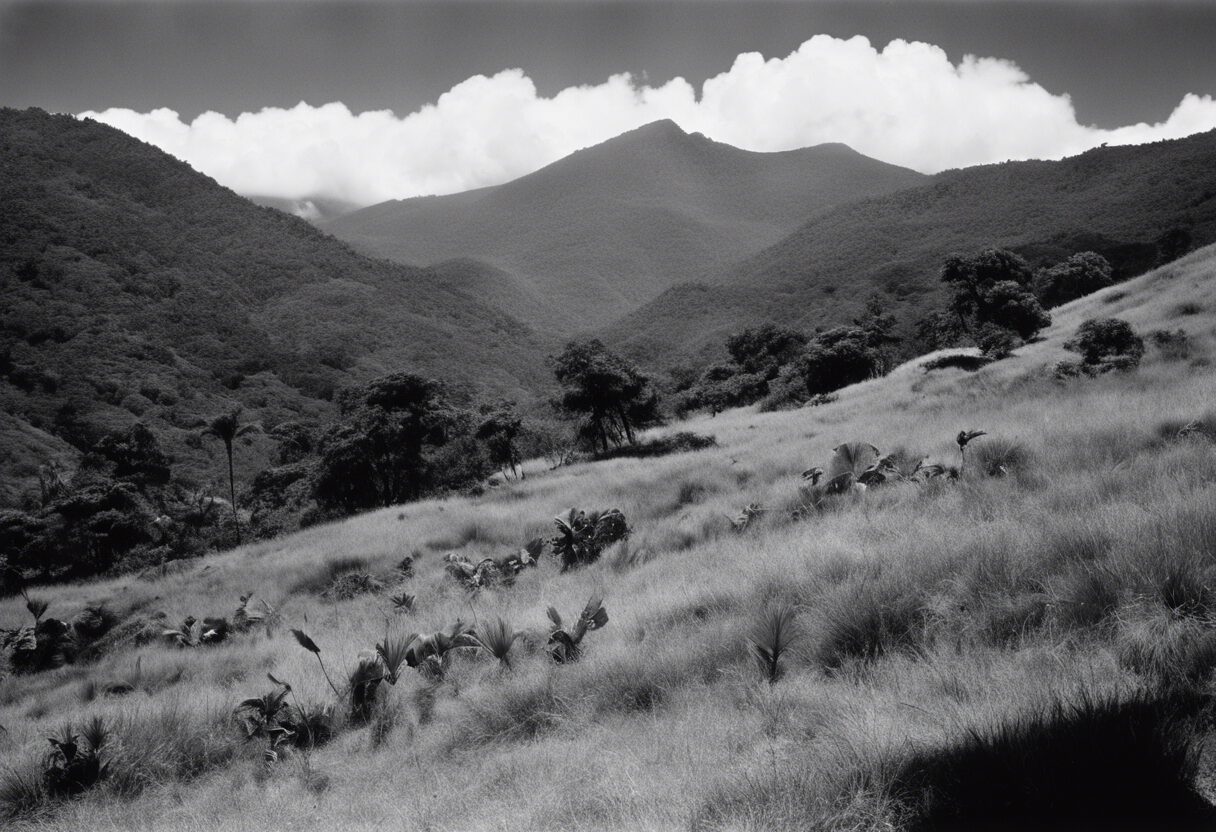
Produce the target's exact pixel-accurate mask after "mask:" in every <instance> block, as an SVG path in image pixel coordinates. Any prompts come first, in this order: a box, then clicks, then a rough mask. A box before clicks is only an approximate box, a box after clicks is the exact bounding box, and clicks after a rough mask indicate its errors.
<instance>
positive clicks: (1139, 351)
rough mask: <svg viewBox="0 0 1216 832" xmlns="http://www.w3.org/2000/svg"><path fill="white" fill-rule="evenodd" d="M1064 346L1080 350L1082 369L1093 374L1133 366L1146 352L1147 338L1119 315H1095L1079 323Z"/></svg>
mask: <svg viewBox="0 0 1216 832" xmlns="http://www.w3.org/2000/svg"><path fill="white" fill-rule="evenodd" d="M1064 348H1065V349H1066V350H1070V351H1072V352H1075V353H1080V355H1081V364H1082V370H1083V371H1084V372H1087V373H1089V374H1091V375H1097V374H1100V373H1105V372H1109V371H1111V370H1130V369H1132V368H1134V367H1136V366H1137V365H1138V364H1139V363H1140V359H1141V357H1142V356H1143V355H1144V339H1142V338H1141V337H1140V336H1139V335H1137V334H1136V332H1135V330H1133V329H1132V327H1131V324H1129V323H1128V322H1127V321H1124V320H1121V319H1119V318H1096V319H1095V318H1091V319H1090V320H1088V321H1085V322H1084V323H1082V324H1081V325H1080V326H1079V327H1077V332H1076V334H1075V335H1074V336H1073V337H1072V338H1071V339H1069V340H1068V341H1066V342H1064Z"/></svg>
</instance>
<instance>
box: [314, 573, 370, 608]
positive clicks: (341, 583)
mask: <svg viewBox="0 0 1216 832" xmlns="http://www.w3.org/2000/svg"><path fill="white" fill-rule="evenodd" d="M383 590H384V583H383V582H382V581H381V580H380V579H379V578H376V577H373V576H372V575H369V574H368V573H367V572H359V571H355V572H347V573H346V574H344V575H339V576H338V577H336V578H334V582H333V583H332V584H330V585H329V587H328V588H326V590H325V591H324V592H322V593H321V597H322V598H326V599H328V600H330V601H349V600H351V599H352V598H357V597H359V596H360V595H368V594H372V593H377V592H382V591H383Z"/></svg>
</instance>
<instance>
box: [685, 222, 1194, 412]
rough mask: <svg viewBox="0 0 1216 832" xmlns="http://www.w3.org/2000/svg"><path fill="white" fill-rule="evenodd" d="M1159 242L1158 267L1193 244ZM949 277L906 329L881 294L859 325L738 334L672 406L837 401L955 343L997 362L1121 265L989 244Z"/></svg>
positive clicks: (772, 327)
mask: <svg viewBox="0 0 1216 832" xmlns="http://www.w3.org/2000/svg"><path fill="white" fill-rule="evenodd" d="M1157 248H1158V264H1163V263H1167V262H1170V261H1171V260H1174V259H1176V258H1178V257H1181V256H1182V255H1183V254H1185V253H1186V252H1188V251H1189V250H1190V249H1191V238H1190V235H1189V234H1188V233H1187V232H1186V231H1185V230H1182V229H1175V230H1172V231H1170V232H1168V233H1166V234H1165V235H1163V236H1162V237H1161V238H1160V239H1159V240H1158V241H1157ZM940 277H941V280H942V282H943V283H945V284H946V286H947V288H948V301H947V303H946V305H945V306H944V307H943V308H941V309H938V310H934V311H932V312H930V313H929V314H928V315H926V316H924V317H923V318H921V319H920V320H919V321H917V322H916V323H915V324H914V325H913V326H912V327H901V326H900V325H899V321H897V320H896V317H895V316H894V315H893V314H891V313H890V312H889V311H888V310H887V309H886V308H885V307H884V305H883V302H882V300H881V298H879V297H878V296H874V297H871V298H870V299H869V300H868V301H867V302H866V304H865V306H864V309H863V312H862V314H861V315H860V316H859V317H858V318H856V319H854V321H853V323H852V325H851V326H841V327H835V328H833V329H829V330H825V331H818V332H815V333H813V334H807V333H804V332H800V331H798V330H796V329H793V328H791V327H788V326H782V325H779V324H773V323H765V324H761V325H759V326H755V327H752V328H749V329H746V330H744V331H742V332H740V333H737V334H734V335H732V336H731V337H730V338H728V339H727V341H726V345H725V346H726V352H727V354H728V356H729V360H727V361H725V362H721V363H716V364H713V365H711V366H709V367H708V368H706V369H705V370H703V371H701V372H700V373H697V372H695V371H692V370H689V369H684V368H680V369H676V370H674V371H673V372H672V383H671V390H672V392H673V394H674V395H673V401H672V410H673V412H675V413H676V414H677V415H681V416H683V415H686V414H688V413H691V412H694V411H707V412H710V413H713V414H716V413H719V412H721V411H722V410H725V409H727V408H730V407H741V406H744V405H751V404H757V403H759V406H760V409H761V410H777V409H782V408H789V407H799V406H802V405H806V404H815V403H818V402H822V401H827V400H830V399H831V396H832V393H833V391H835V390H838V389H840V388H841V387H844V386H847V385H849V384H855V383H857V382H859V381H864V380H866V379H869V378H877V377H879V376H882V375H885V374H886V373H887V372H888V371H890V370H891V369H892V368H893V367H894V366H895V365H897V364H899V363H902V362H904V361H907V360H909V359H912V358H915V357H916V356H918V355H923V354H925V353H927V352H933V351H935V350H939V349H946V348H950V347H978V348H979V349H980V351H981V358H980V361H981V362H986V361H995V360H998V359H1001V358H1004V357H1006V356H1008V355H1009V354H1010V353H1012V352H1013V350H1015V349H1017V347H1018V346H1020V345H1021V344H1023V343H1025V342H1027V341H1030V340H1033V339H1034V338H1035V337H1036V336H1037V335H1038V333H1039V332H1040V331H1041V330H1042V329H1043V328H1044V327H1046V326H1048V325H1049V324H1050V323H1051V314H1050V313H1049V312H1048V311H1047V310H1048V309H1051V308H1053V307H1056V306H1059V305H1061V304H1064V303H1067V302H1069V301H1071V300H1075V299H1077V298H1080V297H1083V296H1085V295H1088V294H1090V293H1092V292H1096V291H1098V290H1099V289H1102V288H1105V287H1106V286H1110V285H1111V284H1112V283H1113V282H1114V270H1113V269H1112V267H1111V264H1110V263H1109V262H1108V261H1107V260H1106V258H1104V257H1103V256H1102V255H1100V254H1097V253H1095V252H1092V251H1084V252H1079V253H1077V254H1074V255H1072V256H1071V257H1069V258H1067V259H1065V260H1063V261H1061V262H1059V263H1056V264H1054V265H1051V266H1047V267H1041V268H1038V269H1035V268H1033V267H1031V265H1030V264H1029V263H1028V262H1027V261H1026V259H1025V258H1023V257H1021V256H1020V255H1018V254H1016V253H1014V252H1012V251H1008V250H1006V249H987V250H984V251H981V252H979V253H977V254H974V255H970V256H964V255H953V256H951V257H949V258H947V260H946V261H945V263H943V265H942V269H941V274H940Z"/></svg>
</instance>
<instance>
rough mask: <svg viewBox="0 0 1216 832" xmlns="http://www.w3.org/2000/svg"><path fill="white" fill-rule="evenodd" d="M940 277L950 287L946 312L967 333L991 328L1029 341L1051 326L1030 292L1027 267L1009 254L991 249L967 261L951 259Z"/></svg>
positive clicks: (967, 258)
mask: <svg viewBox="0 0 1216 832" xmlns="http://www.w3.org/2000/svg"><path fill="white" fill-rule="evenodd" d="M941 277H942V281H943V282H945V283H947V284H949V285H950V287H951V291H952V295H951V299H950V311H952V312H953V313H954V314H955V315H956V316H957V317H958V319H959V322H960V324H961V325H962V326H963V328H964V329H966V330H967V331H970V332H974V331H975V330H976V329H977V328H978V327H979V326H981V325H983V324H995V325H997V326H1002V327H1005V328H1006V329H1011V330H1013V331H1014V332H1016V333H1018V335H1019V336H1021V337H1022V338H1031V337H1033V336H1034V334H1035V333H1037V332H1038V331H1039V330H1040V329H1042V328H1043V327H1045V326H1047V325H1048V324H1050V323H1051V316H1050V315H1048V314H1047V313H1046V312H1044V311H1043V308H1042V306H1040V304H1039V301H1038V299H1037V298H1035V296H1034V293H1033V292H1032V291H1031V289H1030V286H1031V283H1032V281H1033V278H1034V273H1033V272H1032V271H1031V268H1030V265H1029V264H1028V263H1027V262H1026V261H1025V260H1024V259H1023V258H1022V257H1020V256H1019V255H1017V254H1014V253H1013V252H1012V251H1007V250H1005V249H997V248H992V249H986V250H984V251H981V252H980V253H979V254H976V255H973V256H971V257H965V256H962V255H958V254H955V255H952V256H950V257H949V258H947V259H946V262H945V264H944V265H943V266H942V274H941Z"/></svg>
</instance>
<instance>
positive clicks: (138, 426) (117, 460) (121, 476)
mask: <svg viewBox="0 0 1216 832" xmlns="http://www.w3.org/2000/svg"><path fill="white" fill-rule="evenodd" d="M93 453H94V454H96V455H97V456H100V457H101V458H102V459H104V460H106V461H107V462H109V463H111V464H112V465H113V466H114V469H113V471H112V475H113V477H114V478H115V479H118V480H126V481H128V482H131V483H133V484H134V485H135V487H136V488H138V489H140V490H141V491H142V490H145V489H147V488H148V487H150V486H162V485H165V484H167V483H168V482H169V474H170V459H169V457H168V456H166V455H165V454H164V453H163V452H162V451H161V449H160V442H159V441H158V440H157V438H156V434H154V433H153V432H152V431H151V430H150V429H149V428H148V426H147V425H145V424H144V423H143V422H136V423H135V424H133V425H131V427H129V428H128V429H127V430H126V431H124V432H122V433H111V434H107V435H106V436H104V437H102V439H101V441H100V442H98V443H97V444H96V445H95V446H94V448H93Z"/></svg>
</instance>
